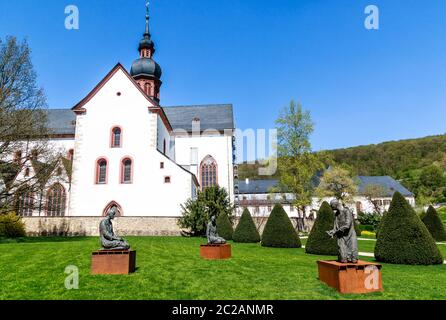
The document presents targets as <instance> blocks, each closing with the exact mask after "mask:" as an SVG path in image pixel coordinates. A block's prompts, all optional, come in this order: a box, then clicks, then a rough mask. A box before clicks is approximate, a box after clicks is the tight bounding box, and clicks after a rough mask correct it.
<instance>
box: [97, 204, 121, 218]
mask: <svg viewBox="0 0 446 320" xmlns="http://www.w3.org/2000/svg"><path fill="white" fill-rule="evenodd" d="M112 207H116V208H117V209H118V212H117V213H116V216H117V217H122V216H124V211H123V210H122V207H121V206H120V205H119V203H117V202H116V201H111V202H110V203H109V204H107V205H106V206H105V208H104V211H102V216H103V217H105V216H106V215H107V213H108V211H109V210H110V209H111V208H112Z"/></svg>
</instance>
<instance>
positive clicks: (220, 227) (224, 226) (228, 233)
mask: <svg viewBox="0 0 446 320" xmlns="http://www.w3.org/2000/svg"><path fill="white" fill-rule="evenodd" d="M217 232H218V235H219V236H220V237H222V238H224V239H225V240H232V235H233V233H234V229H233V228H232V223H231V221H230V220H229V217H228V215H227V214H226V213H224V212H222V213H220V214H219V215H218V218H217Z"/></svg>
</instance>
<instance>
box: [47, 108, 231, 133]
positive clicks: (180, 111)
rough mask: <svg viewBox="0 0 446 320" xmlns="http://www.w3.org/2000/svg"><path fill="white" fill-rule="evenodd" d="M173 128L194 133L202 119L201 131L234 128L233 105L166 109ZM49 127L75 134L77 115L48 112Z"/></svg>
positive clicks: (58, 110)
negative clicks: (193, 125) (196, 125)
mask: <svg viewBox="0 0 446 320" xmlns="http://www.w3.org/2000/svg"><path fill="white" fill-rule="evenodd" d="M163 109H164V112H165V113H166V115H167V118H168V119H169V122H170V124H171V125H172V128H173V129H174V130H175V129H183V130H186V131H188V132H191V131H192V121H193V120H194V119H196V118H198V119H200V128H201V130H209V129H215V130H219V131H223V130H225V129H233V128H234V115H233V108H232V105H229V104H224V105H202V106H177V107H164V108H163ZM47 118H48V126H49V128H50V129H51V130H52V131H53V133H54V134H74V133H75V128H76V125H75V121H76V115H75V113H74V112H73V111H72V110H71V109H49V110H47Z"/></svg>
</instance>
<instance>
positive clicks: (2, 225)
mask: <svg viewBox="0 0 446 320" xmlns="http://www.w3.org/2000/svg"><path fill="white" fill-rule="evenodd" d="M25 236H26V231H25V224H24V223H23V221H22V218H20V217H19V216H17V215H16V214H15V213H13V212H12V213H8V214H2V215H0V237H5V238H22V237H25Z"/></svg>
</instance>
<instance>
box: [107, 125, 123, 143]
mask: <svg viewBox="0 0 446 320" xmlns="http://www.w3.org/2000/svg"><path fill="white" fill-rule="evenodd" d="M117 129H119V131H120V132H119V145H116V135H117V134H116V133H115V130H117ZM123 132H124V131H123V130H122V127H121V126H113V127H112V128H111V131H110V148H112V149H119V148H122V137H123Z"/></svg>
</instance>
